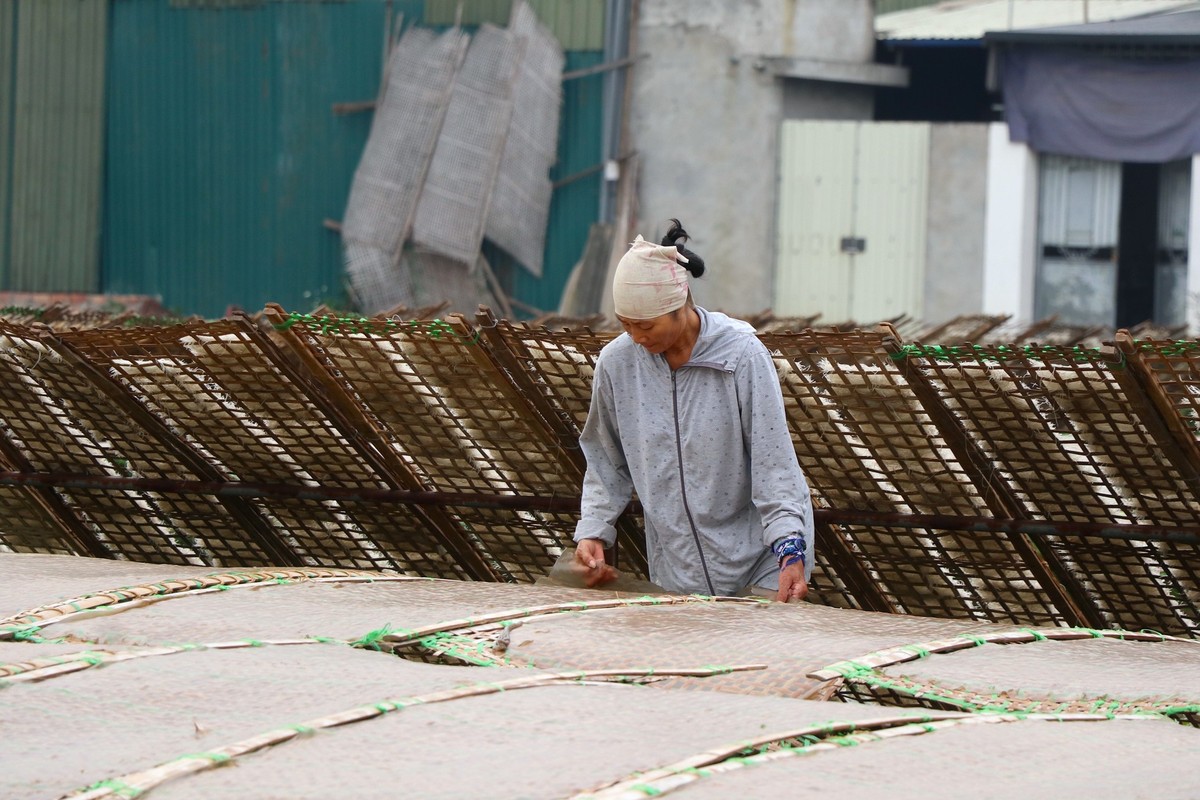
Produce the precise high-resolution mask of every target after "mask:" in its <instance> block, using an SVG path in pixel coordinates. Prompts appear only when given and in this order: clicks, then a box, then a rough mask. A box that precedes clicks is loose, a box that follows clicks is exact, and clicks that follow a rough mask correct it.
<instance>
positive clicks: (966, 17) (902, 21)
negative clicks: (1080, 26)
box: [875, 0, 1192, 40]
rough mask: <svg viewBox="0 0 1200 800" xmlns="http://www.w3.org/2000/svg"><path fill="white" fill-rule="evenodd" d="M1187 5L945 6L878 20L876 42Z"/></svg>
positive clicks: (1107, 1) (1017, 1) (1138, 1)
mask: <svg viewBox="0 0 1200 800" xmlns="http://www.w3.org/2000/svg"><path fill="white" fill-rule="evenodd" d="M1189 5H1192V0H948V1H947V2H942V3H938V4H937V5H931V6H925V7H922V8H914V9H910V10H907V11H896V12H893V13H891V14H879V15H877V16H876V17H875V35H876V36H877V37H878V38H880V39H893V40H896V39H910V40H911V39H916V40H921V39H981V38H983V34H985V33H987V32H988V31H1006V30H1015V29H1020V28H1045V27H1049V26H1052V25H1073V24H1076V23H1082V22H1104V21H1108V20H1113V19H1122V18H1126V17H1133V16H1137V15H1139V14H1150V13H1154V12H1157V11H1166V10H1170V9H1174V8H1181V7H1184V6H1189Z"/></svg>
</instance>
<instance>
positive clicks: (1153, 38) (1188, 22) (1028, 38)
mask: <svg viewBox="0 0 1200 800" xmlns="http://www.w3.org/2000/svg"><path fill="white" fill-rule="evenodd" d="M986 38H987V41H989V42H1027V43H1031V44H1066V43H1074V44H1126V45H1139V44H1159V45H1166V44H1170V45H1179V44H1190V45H1194V44H1200V9H1196V8H1192V9H1184V10H1181V11H1171V12H1167V13H1164V14H1154V15H1153V16H1149V17H1137V18H1135V19H1122V20H1112V21H1109V22H1094V23H1091V24H1089V25H1059V26H1056V27H1052V28H1035V29H1032V30H1020V31H996V32H992V33H989V34H987V37H986Z"/></svg>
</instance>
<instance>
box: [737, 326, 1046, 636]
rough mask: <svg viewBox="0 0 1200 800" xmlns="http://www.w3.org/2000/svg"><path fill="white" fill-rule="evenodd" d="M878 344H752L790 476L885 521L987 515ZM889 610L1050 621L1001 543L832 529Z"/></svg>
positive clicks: (820, 498)
mask: <svg viewBox="0 0 1200 800" xmlns="http://www.w3.org/2000/svg"><path fill="white" fill-rule="evenodd" d="M883 335H884V334H882V333H867V332H863V331H856V332H851V333H828V332H815V331H809V332H806V333H803V334H795V335H787V336H781V335H764V336H762V337H760V338H761V339H762V341H763V342H764V344H766V346H767V348H768V349H769V350H770V351H771V352H772V354H773V355H774V356H775V362H776V366H777V368H778V369H779V372H780V381H781V383H782V386H783V394H784V405H785V409H786V412H787V415H788V421H789V424H790V426H791V430H792V438H793V441H794V442H795V446H796V452H797V455H798V457H799V460H800V465H801V467H802V468H803V469H804V471H805V474H806V475H807V476H808V479H809V482H810V484H811V485H812V489H813V494H814V497H815V498H816V500H817V502H818V504H819V505H823V506H827V507H830V508H834V509H854V510H867V511H877V512H886V513H894V514H951V515H958V516H963V517H974V516H984V515H987V514H988V508H987V504H986V502H985V500H984V498H982V497H981V496H980V494H979V491H978V490H977V488H976V486H975V485H974V483H973V482H972V476H971V474H970V473H969V472H968V470H967V469H966V467H965V466H964V465H963V463H961V462H960V460H959V457H958V456H957V455H956V452H955V447H956V446H959V444H960V443H958V442H955V441H951V440H949V439H948V438H947V436H948V432H946V431H943V430H942V429H940V428H939V426H938V425H937V424H936V422H935V420H934V419H933V418H932V417H931V416H930V414H929V413H928V410H927V409H925V408H924V406H923V404H922V402H921V400H920V399H919V397H918V396H917V394H916V393H915V389H914V387H913V386H912V385H911V384H910V382H909V381H908V379H907V378H906V377H905V375H904V373H903V370H902V369H901V367H900V366H899V365H898V364H897V362H896V361H895V360H894V359H893V358H891V356H890V354H889V353H888V352H887V350H886V349H884V347H883ZM840 527H841V531H842V534H843V535H844V536H845V538H846V539H847V540H848V542H849V543H850V545H851V547H852V548H853V551H854V552H855V554H856V555H857V557H858V558H859V559H861V561H862V563H863V564H864V565H865V567H866V569H867V570H868V571H869V573H870V574H871V575H872V576H874V578H875V580H876V581H877V582H878V584H879V586H880V588H881V590H882V591H883V592H884V593H885V594H886V595H887V596H888V597H890V598H891V602H892V603H893V604H894V606H895V608H896V609H897V610H903V611H907V612H909V613H920V614H930V615H934V616H970V617H974V618H977V619H987V620H993V621H996V620H1040V621H1059V620H1061V619H1062V616H1061V614H1060V613H1059V612H1058V610H1057V609H1055V608H1054V607H1053V605H1052V604H1051V603H1050V602H1048V598H1047V597H1046V594H1045V592H1044V591H1043V588H1044V587H1043V586H1042V585H1041V584H1040V583H1039V579H1038V576H1037V575H1036V574H1035V573H1034V572H1032V571H1031V570H1030V568H1029V565H1027V564H1025V563H1023V556H1022V550H1021V547H1022V543H1021V542H1020V541H1019V540H1017V539H1015V538H1009V537H1003V536H987V537H983V536H978V535H974V534H971V533H960V532H952V531H936V530H928V529H909V528H899V527H896V528H891V529H889V528H885V527H866V526H840Z"/></svg>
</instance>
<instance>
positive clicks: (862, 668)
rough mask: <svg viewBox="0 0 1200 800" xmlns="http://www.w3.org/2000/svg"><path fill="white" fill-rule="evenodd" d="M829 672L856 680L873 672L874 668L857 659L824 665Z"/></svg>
mask: <svg viewBox="0 0 1200 800" xmlns="http://www.w3.org/2000/svg"><path fill="white" fill-rule="evenodd" d="M826 669H828V670H829V671H830V672H836V673H838V674H839V675H841V676H842V677H843V678H845V679H846V680H856V679H860V678H864V677H866V676H868V675H872V674H874V672H875V670H873V669H871V668H870V667H868V666H867V665H865V664H860V663H858V662H857V661H839V662H838V663H836V664H831V665H830V666H828V667H826Z"/></svg>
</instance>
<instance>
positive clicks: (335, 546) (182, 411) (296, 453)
mask: <svg viewBox="0 0 1200 800" xmlns="http://www.w3.org/2000/svg"><path fill="white" fill-rule="evenodd" d="M72 342H73V344H74V345H75V346H76V348H77V349H78V350H79V351H80V352H81V353H82V354H84V355H85V356H86V357H87V358H88V359H89V360H91V361H92V362H93V363H95V364H97V365H100V366H101V367H102V368H104V369H106V370H108V371H110V373H111V374H112V375H114V377H115V378H116V379H117V380H118V381H119V382H120V383H121V384H122V385H123V386H125V387H126V388H127V389H128V390H129V391H130V393H131V394H132V395H133V396H134V397H135V398H136V399H137V401H138V402H139V403H141V404H142V405H143V406H144V407H145V408H147V409H148V410H149V411H150V412H151V413H153V414H155V415H156V416H157V417H159V418H160V419H161V420H163V421H164V422H165V423H166V424H167V425H168V426H169V427H170V428H171V430H172V431H174V432H175V434H176V435H177V436H178V437H180V438H181V439H183V440H184V441H185V442H187V443H188V444H189V445H190V446H191V447H193V448H195V449H196V450H197V451H198V452H200V453H201V454H202V455H203V456H204V457H205V459H206V460H207V461H208V462H209V464H210V465H211V466H212V467H213V468H214V469H215V470H216V471H217V472H218V473H219V476H220V478H221V479H223V480H227V481H245V482H265V483H275V484H284V485H291V486H320V487H333V488H343V489H362V488H371V489H386V488H389V487H388V486H387V485H386V484H385V483H384V482H383V481H382V480H381V478H380V477H379V475H378V474H377V473H376V472H375V471H373V470H372V469H371V467H370V464H369V462H368V460H367V459H366V458H365V457H364V454H363V453H362V452H360V451H358V450H356V449H355V447H354V446H353V445H352V444H351V443H350V442H349V441H347V439H346V438H345V436H344V435H343V434H342V432H341V431H340V430H339V429H338V428H337V426H336V424H335V423H334V421H333V420H332V419H331V418H330V417H329V415H327V414H326V413H325V412H324V411H323V410H322V408H321V407H320V406H319V404H317V403H316V402H315V401H314V398H313V397H312V396H311V395H310V394H308V392H307V390H306V389H305V387H303V386H302V385H300V384H299V383H297V382H296V381H295V380H293V379H292V378H291V377H289V375H288V374H286V373H285V372H284V371H283V370H282V369H281V368H280V366H279V365H278V364H277V363H276V362H275V361H274V360H273V359H272V358H271V356H270V354H269V353H268V352H267V350H266V349H265V347H266V345H265V342H264V341H262V340H260V339H258V338H257V337H255V336H254V335H253V332H252V329H251V328H250V327H249V326H247V325H244V324H242V323H239V322H237V321H234V320H223V321H219V322H212V323H198V324H187V325H180V326H173V327H167V328H155V329H134V330H131V331H112V332H109V331H94V332H90V333H86V334H79V335H78V336H77V337H75V338H73V339H72ZM250 502H251V503H252V504H253V506H254V507H255V508H256V509H257V510H258V513H260V514H261V515H262V517H263V519H264V520H266V521H267V523H268V524H270V525H271V527H272V528H273V529H274V530H275V531H276V533H277V535H278V536H279V538H280V539H281V540H282V542H283V544H284V545H285V546H287V547H288V549H290V550H291V551H292V552H293V553H295V554H296V555H297V556H298V557H299V558H300V559H301V561H302V563H305V564H309V565H312V566H342V567H360V568H363V567H365V568H371V567H374V568H391V569H400V570H403V571H406V572H415V573H419V574H425V575H440V576H457V575H459V574H460V572H459V570H458V568H457V567H456V565H455V564H454V562H453V561H452V560H451V559H450V558H449V557H448V556H447V555H446V554H445V553H444V551H442V550H440V549H439V548H438V547H437V545H436V543H435V542H434V541H433V540H432V538H431V537H430V536H429V535H428V534H427V533H426V531H425V528H424V526H423V524H422V523H421V521H420V519H419V518H418V517H416V516H415V515H414V514H413V513H412V512H411V511H410V510H409V509H407V508H406V507H404V506H387V507H382V506H378V505H370V506H364V505H362V504H357V505H352V504H350V503H346V502H338V501H333V500H296V499H267V498H255V499H254V500H252V501H250Z"/></svg>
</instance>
